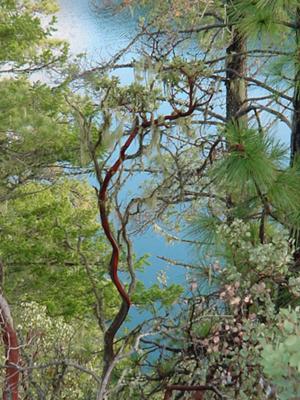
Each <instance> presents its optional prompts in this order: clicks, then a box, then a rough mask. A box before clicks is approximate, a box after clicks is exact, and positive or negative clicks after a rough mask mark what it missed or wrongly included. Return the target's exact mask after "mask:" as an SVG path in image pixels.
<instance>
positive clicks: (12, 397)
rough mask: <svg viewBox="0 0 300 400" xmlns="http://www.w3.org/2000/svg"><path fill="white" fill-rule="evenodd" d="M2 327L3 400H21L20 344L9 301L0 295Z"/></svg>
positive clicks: (0, 324) (0, 322) (0, 323)
mask: <svg viewBox="0 0 300 400" xmlns="http://www.w3.org/2000/svg"><path fill="white" fill-rule="evenodd" d="M0 326H1V331H2V339H3V343H4V347H5V380H4V387H3V392H2V399H3V400H19V377H20V372H19V368H18V366H19V360H20V354H19V344H18V339H17V334H16V331H15V330H14V327H13V321H12V317H11V314H10V309H9V305H8V303H7V301H6V300H5V298H4V297H3V295H2V294H0Z"/></svg>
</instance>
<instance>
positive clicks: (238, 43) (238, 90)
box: [226, 2, 247, 126]
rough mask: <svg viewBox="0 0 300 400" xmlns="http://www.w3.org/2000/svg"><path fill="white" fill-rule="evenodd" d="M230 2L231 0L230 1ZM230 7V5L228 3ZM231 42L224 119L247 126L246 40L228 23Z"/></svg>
mask: <svg viewBox="0 0 300 400" xmlns="http://www.w3.org/2000/svg"><path fill="white" fill-rule="evenodd" d="M230 4H232V2H230ZM228 6H229V7H230V5H228ZM229 29H230V32H231V42H230V45H229V46H228V47H227V49H226V119H227V121H228V122H233V123H237V124H239V125H240V126H243V125H245V126H247V115H246V114H243V111H244V110H245V109H246V107H247V85H246V81H245V80H244V79H243V77H244V76H245V74H246V71H247V62H246V61H247V57H246V49H247V47H246V40H245V38H244V36H243V35H242V34H241V33H240V32H239V31H238V29H237V27H235V26H233V25H229Z"/></svg>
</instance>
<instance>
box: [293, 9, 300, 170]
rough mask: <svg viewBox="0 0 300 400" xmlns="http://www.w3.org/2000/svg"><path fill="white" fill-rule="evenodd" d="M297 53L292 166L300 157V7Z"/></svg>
mask: <svg viewBox="0 0 300 400" xmlns="http://www.w3.org/2000/svg"><path fill="white" fill-rule="evenodd" d="M296 24H297V26H298V27H297V29H296V51H297V59H296V60H295V86H294V96H293V118H292V133H291V165H292V164H293V162H294V159H295V157H296V156H299V155H300V7H298V8H297V11H296Z"/></svg>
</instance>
